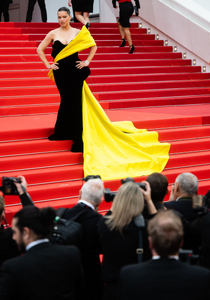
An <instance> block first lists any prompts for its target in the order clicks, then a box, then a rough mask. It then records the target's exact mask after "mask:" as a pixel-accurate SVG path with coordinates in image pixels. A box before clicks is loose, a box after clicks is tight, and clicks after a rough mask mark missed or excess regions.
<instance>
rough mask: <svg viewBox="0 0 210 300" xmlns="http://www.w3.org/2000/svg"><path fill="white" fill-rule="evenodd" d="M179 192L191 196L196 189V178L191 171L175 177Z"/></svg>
mask: <svg viewBox="0 0 210 300" xmlns="http://www.w3.org/2000/svg"><path fill="white" fill-rule="evenodd" d="M176 182H177V183H178V184H179V188H180V192H181V193H185V194H186V193H187V194H188V195H190V196H193V195H195V194H196V193H197V191H198V178H197V177H196V176H195V175H193V174H192V173H182V174H180V175H179V176H177V178H176Z"/></svg>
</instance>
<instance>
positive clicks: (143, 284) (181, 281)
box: [118, 258, 210, 300]
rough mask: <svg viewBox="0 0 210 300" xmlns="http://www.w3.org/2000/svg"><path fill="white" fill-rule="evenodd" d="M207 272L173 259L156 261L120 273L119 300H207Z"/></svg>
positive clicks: (208, 286)
mask: <svg viewBox="0 0 210 300" xmlns="http://www.w3.org/2000/svg"><path fill="white" fill-rule="evenodd" d="M209 283H210V272H209V271H208V270H207V269H204V268H200V267H195V266H190V265H188V264H185V263H182V262H180V261H177V260H175V259H169V258H160V259H158V260H151V261H148V262H145V263H142V264H139V265H134V266H127V267H125V268H123V269H122V270H121V274H120V280H119V289H118V290H119V298H118V299H119V300H127V299H129V300H136V299H141V300H150V299H157V300H159V299H161V300H168V299H170V300H178V299H179V300H186V299H190V300H207V299H209V296H210V295H209V293H208V292H209V288H210V284H209Z"/></svg>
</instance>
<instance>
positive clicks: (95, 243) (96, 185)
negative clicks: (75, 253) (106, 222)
mask: <svg viewBox="0 0 210 300" xmlns="http://www.w3.org/2000/svg"><path fill="white" fill-rule="evenodd" d="M103 195H104V185H103V181H102V180H101V179H99V178H97V179H89V180H88V181H87V182H85V183H84V185H83V186H82V188H81V190H80V197H79V198H80V200H79V202H78V203H77V205H75V206H74V207H73V208H71V209H68V208H67V209H66V210H65V212H64V214H63V215H62V218H64V219H66V220H69V219H72V218H74V217H76V216H78V217H77V218H76V222H78V223H80V224H81V225H82V228H83V246H82V250H81V256H82V263H83V267H84V275H85V282H84V289H83V290H82V295H83V296H82V298H81V299H86V300H89V299H90V300H94V299H95V300H98V299H100V298H101V295H102V281H101V264H100V260H99V254H100V253H102V246H101V243H100V241H99V235H98V232H97V229H98V224H99V221H100V220H101V219H102V215H100V214H99V213H98V207H99V205H100V204H101V202H102V197H103Z"/></svg>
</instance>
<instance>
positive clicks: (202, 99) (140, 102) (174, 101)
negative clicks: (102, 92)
mask: <svg viewBox="0 0 210 300" xmlns="http://www.w3.org/2000/svg"><path fill="white" fill-rule="evenodd" d="M197 103H200V104H205V103H210V94H209V95H205V94H204V95H196V96H194V95H189V96H188V95H186V96H170V97H169V96H167V97H166V96H163V97H153V98H147V97H145V98H140V99H132V100H130V99H126V100H114V101H113V100H112V101H106V100H104V101H100V104H101V105H102V106H103V107H105V108H106V109H120V108H123V109H126V108H140V107H149V106H152V107H154V106H165V105H167V106H169V105H189V104H197Z"/></svg>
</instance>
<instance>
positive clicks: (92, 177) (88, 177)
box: [82, 175, 101, 182]
mask: <svg viewBox="0 0 210 300" xmlns="http://www.w3.org/2000/svg"><path fill="white" fill-rule="evenodd" d="M97 178H99V179H101V176H100V175H87V176H86V177H84V178H82V181H85V182H87V181H88V180H89V179H97Z"/></svg>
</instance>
